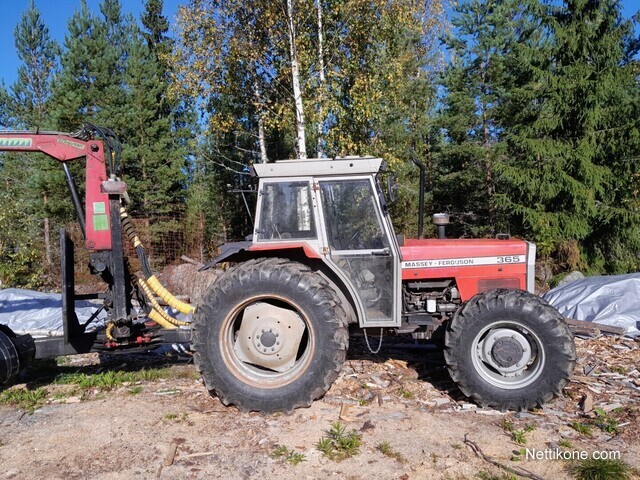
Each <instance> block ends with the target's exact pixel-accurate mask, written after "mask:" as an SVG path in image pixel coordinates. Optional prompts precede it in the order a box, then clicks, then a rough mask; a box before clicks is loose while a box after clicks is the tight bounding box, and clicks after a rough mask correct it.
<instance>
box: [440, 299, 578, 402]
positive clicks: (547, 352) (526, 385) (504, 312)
mask: <svg viewBox="0 0 640 480" xmlns="http://www.w3.org/2000/svg"><path fill="white" fill-rule="evenodd" d="M444 354H445V359H446V362H447V367H448V369H449V373H450V374H451V377H452V378H453V380H454V381H455V382H456V383H457V384H458V387H459V388H460V390H462V392H463V393H464V394H465V395H467V396H468V397H470V398H472V399H473V400H474V401H475V402H477V403H478V404H479V405H481V406H489V407H495V408H499V409H501V410H527V409H530V408H533V407H536V406H538V405H542V404H543V403H546V402H548V401H549V400H551V399H552V398H553V397H554V396H556V395H560V394H561V393H562V389H563V387H564V385H565V384H566V383H567V381H568V379H569V378H570V376H571V373H572V372H573V367H574V365H575V361H576V351H575V345H574V342H573V334H572V333H571V331H570V330H569V328H568V327H567V324H566V323H565V321H564V319H563V317H562V315H560V313H558V311H557V310H556V309H555V308H553V307H552V306H550V305H549V304H548V303H547V302H545V301H544V300H543V299H541V298H540V297H537V296H535V295H532V294H530V293H528V292H524V291H521V290H504V289H499V290H492V291H489V292H485V293H480V294H478V295H476V296H475V297H473V298H472V299H471V300H469V301H468V302H467V303H466V304H465V305H463V306H462V308H461V309H460V310H458V312H456V314H455V315H454V318H453V319H452V321H451V322H450V324H449V325H448V327H447V331H446V334H445V350H444Z"/></svg>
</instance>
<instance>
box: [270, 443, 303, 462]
mask: <svg viewBox="0 0 640 480" xmlns="http://www.w3.org/2000/svg"><path fill="white" fill-rule="evenodd" d="M271 456H272V457H273V458H283V459H284V461H285V462H287V463H288V464H289V465H294V466H295V465H298V464H299V463H302V462H306V461H307V457H306V456H305V455H304V453H299V452H296V451H295V450H289V449H288V448H287V447H285V446H284V445H279V446H278V447H276V449H275V450H274V451H273V453H272V454H271Z"/></svg>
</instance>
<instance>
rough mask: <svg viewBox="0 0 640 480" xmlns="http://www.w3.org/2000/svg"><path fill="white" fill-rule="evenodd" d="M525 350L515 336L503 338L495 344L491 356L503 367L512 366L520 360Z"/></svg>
mask: <svg viewBox="0 0 640 480" xmlns="http://www.w3.org/2000/svg"><path fill="white" fill-rule="evenodd" d="M523 353H524V350H523V348H522V345H520V344H519V343H518V342H517V341H515V340H514V339H513V338H510V337H507V338H504V337H503V338H501V339H499V340H498V341H496V343H494V344H493V347H492V348H491V356H492V357H493V359H494V360H495V361H496V363H497V364H498V365H500V366H501V367H512V366H514V365H515V364H516V363H518V362H519V361H520V360H522V354H523Z"/></svg>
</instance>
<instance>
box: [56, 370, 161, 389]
mask: <svg viewBox="0 0 640 480" xmlns="http://www.w3.org/2000/svg"><path fill="white" fill-rule="evenodd" d="M171 374H172V371H171V369H169V368H160V369H158V368H151V369H145V370H140V371H138V372H125V371H122V370H107V371H105V372H100V373H94V374H86V373H62V374H60V375H58V376H57V377H56V378H55V381H54V383H56V384H58V385H77V386H78V387H79V388H80V389H81V390H88V389H92V388H99V389H100V390H113V389H115V388H118V387H121V386H122V385H123V384H130V383H136V382H154V381H157V380H159V379H161V378H168V377H171ZM137 393H140V392H137Z"/></svg>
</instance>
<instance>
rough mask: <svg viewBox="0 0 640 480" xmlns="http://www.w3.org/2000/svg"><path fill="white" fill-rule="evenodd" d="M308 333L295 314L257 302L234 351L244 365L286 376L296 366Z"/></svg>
mask: <svg viewBox="0 0 640 480" xmlns="http://www.w3.org/2000/svg"><path fill="white" fill-rule="evenodd" d="M304 332H305V324H304V322H303V321H302V319H301V318H300V316H299V315H298V314H297V313H296V312H294V311H293V310H288V309H286V308H280V307H276V306H274V305H271V304H269V303H266V302H257V303H254V304H253V305H250V306H248V307H247V308H245V310H244V313H243V315H242V324H241V326H240V329H239V330H238V332H237V335H236V339H235V343H234V346H233V349H234V351H235V353H236V355H237V356H238V358H239V359H240V360H241V361H243V362H246V363H250V364H253V365H257V366H259V367H263V368H267V369H269V370H274V371H276V372H286V371H287V370H289V369H291V368H293V366H294V365H295V362H296V357H297V354H298V348H299V347H300V342H301V340H302V335H303V334H304Z"/></svg>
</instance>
